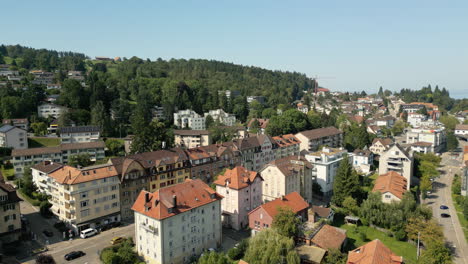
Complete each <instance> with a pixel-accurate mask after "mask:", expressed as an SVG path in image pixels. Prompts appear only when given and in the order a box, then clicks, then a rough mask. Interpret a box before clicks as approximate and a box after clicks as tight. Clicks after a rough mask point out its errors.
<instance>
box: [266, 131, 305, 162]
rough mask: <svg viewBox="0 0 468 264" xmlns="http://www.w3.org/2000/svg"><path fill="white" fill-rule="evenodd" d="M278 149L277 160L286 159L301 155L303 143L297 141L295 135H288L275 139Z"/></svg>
mask: <svg viewBox="0 0 468 264" xmlns="http://www.w3.org/2000/svg"><path fill="white" fill-rule="evenodd" d="M273 140H274V143H275V144H276V145H277V147H276V154H275V158H276V159H281V158H284V157H288V156H292V155H299V152H300V144H301V141H299V139H297V138H296V137H295V136H294V135H293V134H287V135H282V136H277V137H273Z"/></svg>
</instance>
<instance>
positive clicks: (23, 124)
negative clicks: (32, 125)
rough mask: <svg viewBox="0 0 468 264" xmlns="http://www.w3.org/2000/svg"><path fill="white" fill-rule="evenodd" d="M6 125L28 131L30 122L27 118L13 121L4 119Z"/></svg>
mask: <svg viewBox="0 0 468 264" xmlns="http://www.w3.org/2000/svg"><path fill="white" fill-rule="evenodd" d="M3 124H4V125H12V126H14V127H17V128H21V129H23V130H26V131H28V129H29V121H28V119H27V118H13V119H3Z"/></svg>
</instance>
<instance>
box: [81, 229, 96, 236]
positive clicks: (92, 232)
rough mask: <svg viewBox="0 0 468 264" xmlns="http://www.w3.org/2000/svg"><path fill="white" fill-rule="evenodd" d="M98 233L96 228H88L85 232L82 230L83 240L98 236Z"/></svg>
mask: <svg viewBox="0 0 468 264" xmlns="http://www.w3.org/2000/svg"><path fill="white" fill-rule="evenodd" d="M97 233H98V232H97V230H96V229H94V228H88V229H85V230H82V231H81V232H80V237H81V238H88V237H91V236H94V235H96V234H97Z"/></svg>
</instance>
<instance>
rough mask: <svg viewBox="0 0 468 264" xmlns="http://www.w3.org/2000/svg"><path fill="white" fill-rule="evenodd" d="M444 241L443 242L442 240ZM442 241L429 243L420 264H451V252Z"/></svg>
mask: <svg viewBox="0 0 468 264" xmlns="http://www.w3.org/2000/svg"><path fill="white" fill-rule="evenodd" d="M442 241H443V240H442ZM442 241H436V242H432V243H429V244H428V245H427V246H426V249H425V250H424V251H423V252H422V254H421V257H420V258H419V261H418V263H421V264H450V263H452V256H451V255H450V250H449V249H448V248H447V247H446V246H445V245H444V243H443V242H442Z"/></svg>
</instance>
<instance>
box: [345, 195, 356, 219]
mask: <svg viewBox="0 0 468 264" xmlns="http://www.w3.org/2000/svg"><path fill="white" fill-rule="evenodd" d="M343 207H344V208H345V209H346V211H347V213H348V214H351V215H357V213H358V211H359V206H358V205H357V202H356V200H355V199H354V198H353V197H351V196H348V197H346V198H345V199H344V201H343Z"/></svg>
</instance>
